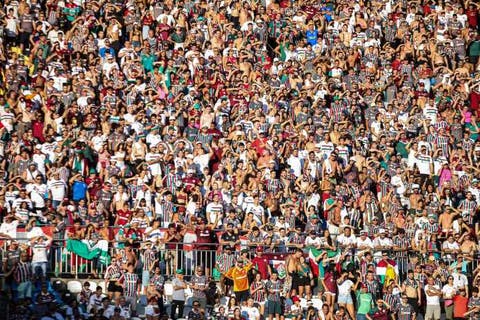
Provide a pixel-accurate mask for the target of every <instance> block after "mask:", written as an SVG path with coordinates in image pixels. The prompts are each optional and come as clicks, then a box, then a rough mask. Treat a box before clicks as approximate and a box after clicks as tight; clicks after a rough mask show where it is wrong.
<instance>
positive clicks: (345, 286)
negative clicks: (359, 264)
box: [338, 279, 353, 296]
mask: <svg viewBox="0 0 480 320" xmlns="http://www.w3.org/2000/svg"><path fill="white" fill-rule="evenodd" d="M352 287H353V282H352V280H348V279H347V280H345V281H343V282H342V284H339V285H338V295H339V296H340V295H343V296H346V295H349V294H350V292H351V290H352Z"/></svg>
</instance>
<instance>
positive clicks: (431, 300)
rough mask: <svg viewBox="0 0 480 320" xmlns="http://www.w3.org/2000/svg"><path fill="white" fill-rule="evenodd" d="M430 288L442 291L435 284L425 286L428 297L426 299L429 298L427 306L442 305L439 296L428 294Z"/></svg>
mask: <svg viewBox="0 0 480 320" xmlns="http://www.w3.org/2000/svg"><path fill="white" fill-rule="evenodd" d="M430 288H435V289H437V290H440V288H439V287H438V286H437V285H436V284H434V285H432V286H431V285H429V284H427V285H426V286H425V295H426V297H427V305H431V306H438V305H440V297H439V296H437V295H435V296H429V295H428V294H427V291H428V290H431V289H430Z"/></svg>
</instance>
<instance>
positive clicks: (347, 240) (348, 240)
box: [337, 234, 357, 246]
mask: <svg viewBox="0 0 480 320" xmlns="http://www.w3.org/2000/svg"><path fill="white" fill-rule="evenodd" d="M337 242H338V243H339V244H341V245H342V246H349V245H352V244H355V243H356V242H357V238H356V237H355V236H354V235H353V234H351V235H350V236H349V237H347V236H346V235H345V234H341V235H339V236H338V237H337Z"/></svg>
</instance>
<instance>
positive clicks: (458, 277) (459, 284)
mask: <svg viewBox="0 0 480 320" xmlns="http://www.w3.org/2000/svg"><path fill="white" fill-rule="evenodd" d="M452 277H453V286H454V287H455V289H457V290H458V289H464V288H465V287H466V286H467V285H468V279H467V277H466V276H465V275H464V274H461V273H457V272H455V273H453V274H452Z"/></svg>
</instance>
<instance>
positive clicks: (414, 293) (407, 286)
mask: <svg viewBox="0 0 480 320" xmlns="http://www.w3.org/2000/svg"><path fill="white" fill-rule="evenodd" d="M402 293H403V294H405V295H406V296H407V298H408V303H409V304H410V305H411V306H412V308H413V309H414V310H415V312H418V307H419V306H420V304H421V303H422V298H421V297H422V296H421V287H420V284H419V283H418V281H417V280H415V277H414V273H413V270H408V273H407V279H406V280H405V281H404V283H403V285H402Z"/></svg>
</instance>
